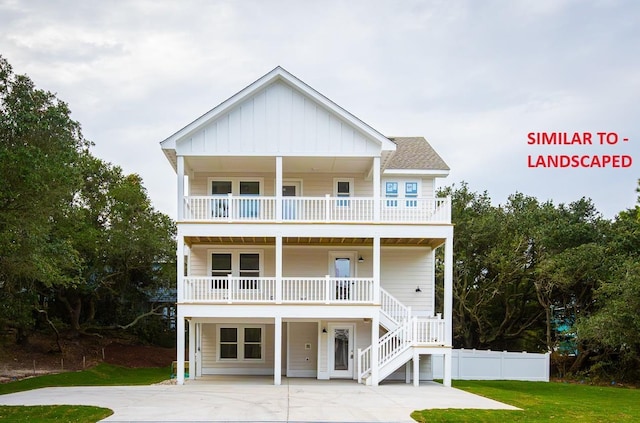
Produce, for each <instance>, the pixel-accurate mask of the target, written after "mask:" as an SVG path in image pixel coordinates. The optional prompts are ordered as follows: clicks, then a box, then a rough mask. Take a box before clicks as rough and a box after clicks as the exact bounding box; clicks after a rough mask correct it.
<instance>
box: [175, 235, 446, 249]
mask: <svg viewBox="0 0 640 423" xmlns="http://www.w3.org/2000/svg"><path fill="white" fill-rule="evenodd" d="M185 241H186V242H187V245H189V246H192V245H194V244H208V245H245V244H246V245H275V243H276V241H275V238H274V237H255V236H242V237H241V236H233V237H229V236H191V237H187V238H186V239H185ZM282 243H283V244H284V245H326V246H337V245H352V246H359V245H360V246H372V245H373V239H372V238H349V237H320V238H318V237H301V236H297V237H285V238H283V239H282ZM442 243H443V240H441V239H436V238H382V239H381V240H380V244H381V245H383V246H412V245H415V246H430V247H432V248H435V247H437V246H439V245H441V244H442Z"/></svg>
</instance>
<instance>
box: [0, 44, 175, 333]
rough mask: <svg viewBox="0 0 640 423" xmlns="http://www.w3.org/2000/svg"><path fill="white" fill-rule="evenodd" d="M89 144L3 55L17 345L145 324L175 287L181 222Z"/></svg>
mask: <svg viewBox="0 0 640 423" xmlns="http://www.w3.org/2000/svg"><path fill="white" fill-rule="evenodd" d="M90 146H91V144H90V142H88V141H87V140H85V139H84V137H83V136H82V132H81V128H80V124H79V123H78V122H76V121H75V120H73V119H72V118H71V112H70V110H69V108H68V106H67V105H66V104H65V103H64V102H62V101H61V100H59V99H58V98H57V97H56V96H55V95H54V94H52V93H50V92H46V91H43V90H40V89H37V88H36V87H35V86H34V84H33V82H32V81H31V80H30V79H29V78H28V77H27V76H24V75H16V74H14V73H13V69H12V68H11V65H10V64H9V63H8V62H7V60H6V59H4V58H2V57H1V56H0V178H1V180H2V184H0V304H1V306H0V327H1V328H4V329H6V328H11V329H13V330H15V331H16V334H17V339H18V341H20V342H22V341H25V340H26V339H27V337H28V334H29V332H30V331H31V330H33V329H34V328H36V327H37V326H38V325H42V323H43V322H44V323H46V324H47V325H49V326H50V327H52V328H53V329H54V330H55V331H56V332H57V330H58V327H68V328H70V329H71V330H72V331H75V332H83V331H86V330H94V331H98V330H100V328H105V327H118V326H125V325H129V324H130V323H131V322H133V321H135V322H138V320H139V319H138V320H136V318H137V317H138V316H141V315H150V314H154V307H153V304H152V301H151V299H153V297H154V296H156V294H157V291H158V290H159V289H161V288H165V289H166V288H169V287H173V286H174V283H175V270H174V265H173V263H174V262H175V257H174V254H175V240H174V235H175V225H174V223H173V222H172V221H171V219H169V217H167V216H165V215H163V214H161V213H159V212H157V211H156V210H154V208H153V207H152V205H151V202H150V200H149V198H148V196H147V192H146V190H145V188H144V186H143V184H142V180H141V178H140V177H139V176H138V175H135V174H134V175H125V174H123V172H122V170H121V169H120V168H119V167H117V166H114V165H112V164H110V163H106V162H103V161H101V160H99V159H97V158H95V157H93V156H92V155H91V153H90V151H89V148H90ZM55 322H57V323H55Z"/></svg>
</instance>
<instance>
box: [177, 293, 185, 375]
mask: <svg viewBox="0 0 640 423" xmlns="http://www.w3.org/2000/svg"><path fill="white" fill-rule="evenodd" d="M176 323H177V325H176V326H177V327H176V331H177V333H176V338H177V342H178V345H177V350H178V353H177V357H176V361H177V362H178V363H177V366H176V382H177V383H178V385H184V316H183V315H182V313H181V312H180V306H178V320H177V321H176Z"/></svg>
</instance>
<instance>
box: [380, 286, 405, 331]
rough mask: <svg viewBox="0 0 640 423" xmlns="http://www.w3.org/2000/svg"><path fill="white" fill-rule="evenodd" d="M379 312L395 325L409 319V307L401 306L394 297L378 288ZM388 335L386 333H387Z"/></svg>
mask: <svg viewBox="0 0 640 423" xmlns="http://www.w3.org/2000/svg"><path fill="white" fill-rule="evenodd" d="M380 311H381V312H382V313H384V314H385V315H387V317H389V318H390V319H391V320H393V321H394V322H395V323H396V324H400V323H401V322H402V321H404V320H409V319H410V318H411V307H407V306H405V305H404V304H402V303H401V302H400V301H398V299H397V298H396V297H394V296H393V295H391V294H389V293H388V292H387V291H386V290H384V289H383V288H380ZM387 333H388V332H387Z"/></svg>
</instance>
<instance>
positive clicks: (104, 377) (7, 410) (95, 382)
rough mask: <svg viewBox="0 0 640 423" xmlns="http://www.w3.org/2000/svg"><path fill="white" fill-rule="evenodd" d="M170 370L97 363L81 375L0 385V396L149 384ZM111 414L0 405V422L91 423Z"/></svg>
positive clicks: (78, 408) (67, 407) (59, 407)
mask: <svg viewBox="0 0 640 423" xmlns="http://www.w3.org/2000/svg"><path fill="white" fill-rule="evenodd" d="M169 375H170V369H169V367H160V368H138V369H129V368H125V367H118V366H112V365H110V364H104V363H102V364H98V365H97V366H95V367H93V368H91V369H87V370H83V371H80V372H68V373H59V374H54V375H46V376H39V377H34V378H29V379H23V380H19V381H17V382H11V383H5V384H1V385H0V395H1V394H10V393H13V392H21V391H28V390H30V389H38V388H46V387H51V386H100V385H101V386H106V385H112V386H113V385H150V384H152V383H157V382H161V381H163V380H166V379H168V378H169ZM111 414H113V412H112V411H111V410H109V409H106V408H100V407H90V406H75V405H52V406H29V407H27V406H0V421H11V422H65V423H66V422H78V423H80V422H81V423H89V422H91V423H94V422H97V421H98V420H102V419H104V418H106V417H108V416H110V415H111Z"/></svg>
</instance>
